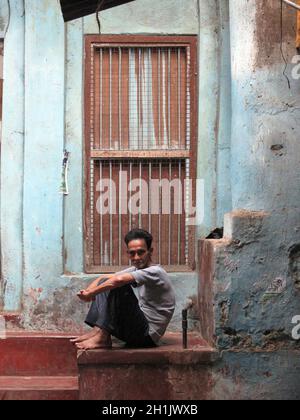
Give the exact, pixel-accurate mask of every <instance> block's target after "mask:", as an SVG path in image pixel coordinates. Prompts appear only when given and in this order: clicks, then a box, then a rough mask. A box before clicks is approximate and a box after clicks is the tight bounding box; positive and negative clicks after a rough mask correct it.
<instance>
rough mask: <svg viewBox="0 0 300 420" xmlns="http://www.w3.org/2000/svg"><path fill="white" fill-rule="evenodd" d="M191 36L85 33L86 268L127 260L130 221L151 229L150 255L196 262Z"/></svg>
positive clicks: (170, 263)
mask: <svg viewBox="0 0 300 420" xmlns="http://www.w3.org/2000/svg"><path fill="white" fill-rule="evenodd" d="M196 46H197V39H196V37H142V36H140V37H136V36H87V37H86V51H85V59H86V63H85V145H86V153H85V156H86V183H85V188H86V191H85V192H86V205H85V258H86V271H87V272H91V273H94V272H95V273H96V272H105V271H115V270H118V269H120V268H123V267H126V266H128V265H129V261H128V256H127V253H126V247H125V245H124V236H125V235H126V233H127V232H128V231H129V230H131V229H133V228H135V227H139V228H143V229H146V230H149V231H150V232H151V233H152V235H153V237H154V243H153V247H154V255H153V261H154V262H155V263H160V264H162V265H164V266H166V267H167V269H169V270H174V271H176V270H182V269H184V270H186V269H191V268H194V246H195V243H194V227H193V226H190V225H189V217H190V214H189V211H188V209H189V208H190V205H191V204H195V189H194V188H191V187H186V185H187V184H186V181H187V180H190V181H191V180H194V186H195V176H196V151H197V148H196V136H197V133H196V127H197V105H196V100H197V95H196V74H197V64H196V63H197V60H196ZM192 187H193V186H192Z"/></svg>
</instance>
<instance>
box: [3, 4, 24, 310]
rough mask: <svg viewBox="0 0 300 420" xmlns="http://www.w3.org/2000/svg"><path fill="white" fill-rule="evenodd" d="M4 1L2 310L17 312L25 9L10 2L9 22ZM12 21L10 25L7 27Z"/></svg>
mask: <svg viewBox="0 0 300 420" xmlns="http://www.w3.org/2000/svg"><path fill="white" fill-rule="evenodd" d="M3 3H5V2H2V1H1V11H0V17H1V19H2V22H3V23H4V25H3V28H1V30H2V31H3V32H2V36H4V35H5V30H6V28H7V32H6V35H5V40H4V41H5V42H4V69H3V74H4V85H3V88H4V91H3V115H2V120H3V126H2V139H1V181H0V182H1V186H0V193H1V204H0V218H1V300H2V302H1V308H0V309H4V310H5V311H18V310H20V308H21V299H22V287H23V273H22V270H23V244H22V228H23V222H22V213H23V204H22V196H23V159H24V9H23V1H22V0H11V2H10V6H11V8H10V9H11V10H10V19H8V10H7V8H6V4H3ZM8 22H9V26H8V27H7V24H8Z"/></svg>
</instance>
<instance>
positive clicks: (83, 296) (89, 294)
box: [77, 290, 95, 302]
mask: <svg viewBox="0 0 300 420" xmlns="http://www.w3.org/2000/svg"><path fill="white" fill-rule="evenodd" d="M77 296H78V297H79V299H80V300H82V301H83V302H93V301H94V300H95V294H94V293H93V291H92V290H80V292H79V293H77Z"/></svg>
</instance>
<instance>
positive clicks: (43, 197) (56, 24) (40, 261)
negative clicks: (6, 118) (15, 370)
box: [23, 0, 65, 305]
mask: <svg viewBox="0 0 300 420" xmlns="http://www.w3.org/2000/svg"><path fill="white" fill-rule="evenodd" d="M25 5H26V10H25V16H26V18H25V22H26V27H25V75H26V76H25V88H26V89H25V151H24V162H25V166H24V213H23V216H24V237H23V240H24V295H25V298H26V299H24V301H26V304H28V305H32V303H34V300H35V299H36V298H38V297H39V296H42V297H43V293H45V294H46V292H49V291H50V293H51V288H52V287H55V286H56V285H57V278H58V277H59V276H60V275H61V273H62V272H63V261H62V260H63V257H62V254H63V251H62V241H63V198H62V196H61V194H60V184H61V172H62V159H63V150H64V64H65V37H64V35H65V30H64V22H63V19H62V16H61V11H60V5H59V2H57V1H39V2H37V1H36V0H26V1H25ZM28 297H29V298H28ZM32 299H33V302H32Z"/></svg>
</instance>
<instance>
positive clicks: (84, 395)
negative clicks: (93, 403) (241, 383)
mask: <svg viewBox="0 0 300 420" xmlns="http://www.w3.org/2000/svg"><path fill="white" fill-rule="evenodd" d="M188 343H189V347H188V349H186V350H183V348H182V337H181V334H179V333H178V334H176V333H169V334H166V336H165V337H164V338H163V340H162V342H161V344H160V346H159V347H158V348H154V349H153V348H151V349H125V348H122V347H120V346H114V347H113V349H112V350H92V351H85V352H78V356H77V359H78V367H79V373H80V375H79V388H80V392H79V394H80V399H81V400H177V399H179V400H201V399H206V397H207V396H208V395H210V388H211V386H212V383H213V379H212V364H213V363H214V362H215V361H216V360H218V358H219V354H218V352H217V351H216V350H215V349H213V348H212V347H210V346H209V345H208V344H207V343H206V342H205V341H204V340H203V339H202V338H201V337H200V336H199V335H197V334H189V340H188Z"/></svg>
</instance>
